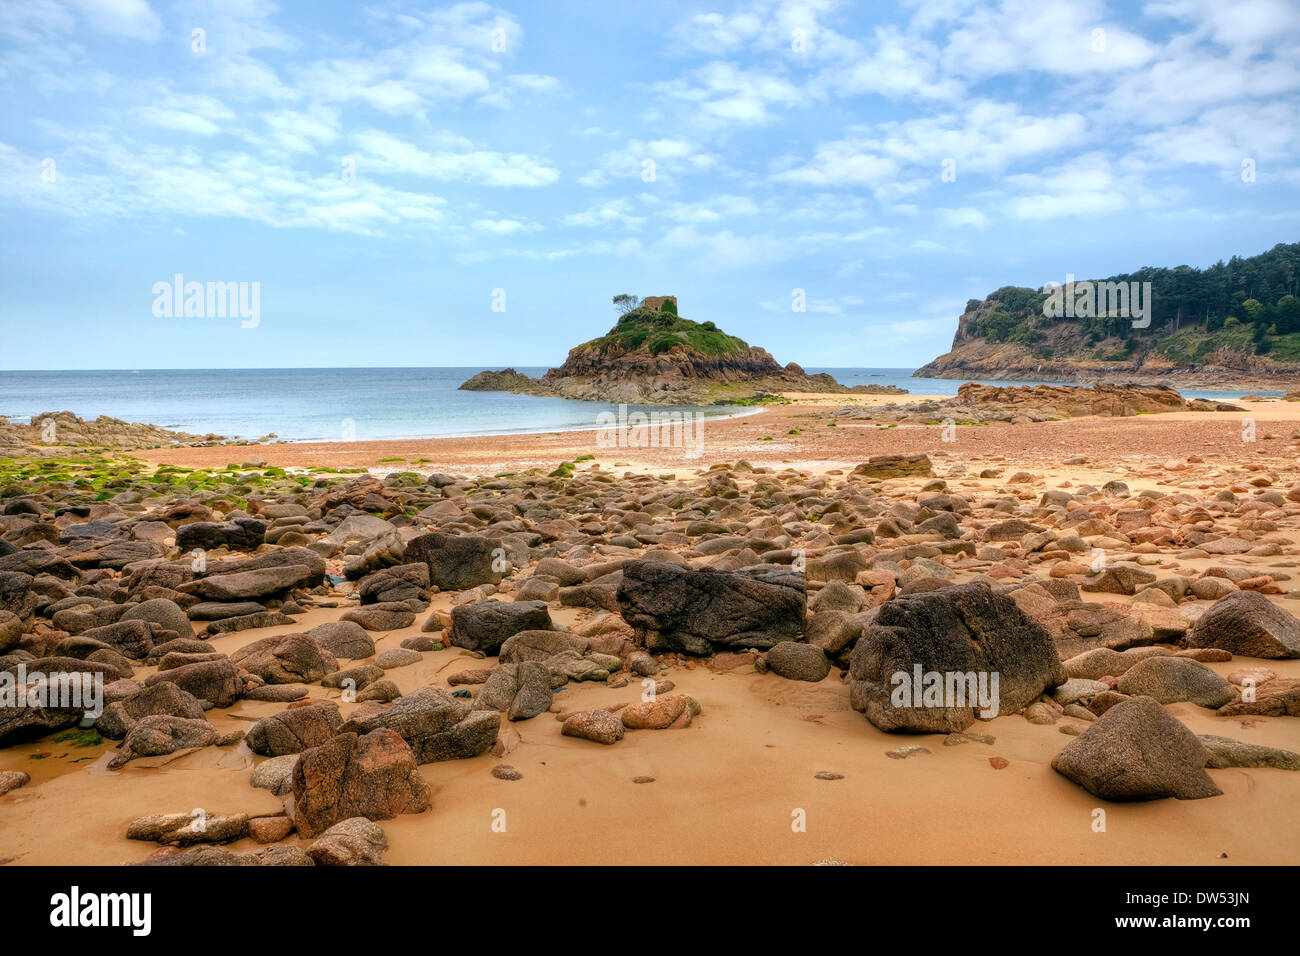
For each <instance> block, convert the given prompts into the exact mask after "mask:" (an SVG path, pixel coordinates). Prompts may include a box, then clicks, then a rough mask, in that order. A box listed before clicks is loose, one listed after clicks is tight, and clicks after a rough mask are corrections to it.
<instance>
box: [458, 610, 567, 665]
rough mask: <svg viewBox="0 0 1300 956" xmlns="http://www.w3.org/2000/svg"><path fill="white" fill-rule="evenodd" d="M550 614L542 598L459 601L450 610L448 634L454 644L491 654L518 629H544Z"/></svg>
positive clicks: (518, 631) (516, 632) (499, 648)
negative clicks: (471, 602)
mask: <svg viewBox="0 0 1300 956" xmlns="http://www.w3.org/2000/svg"><path fill="white" fill-rule="evenodd" d="M551 626H552V624H551V613H550V611H549V610H548V609H547V607H546V603H545V602H544V601H513V602H508V601H498V600H496V599H495V598H493V599H491V600H487V601H480V602H479V603H478V604H462V605H460V606H459V607H454V608H452V609H451V635H450V637H449V638H448V639H449V640H450V642H451V643H452V644H453V645H455V646H456V647H463V648H465V649H467V650H471V651H478V652H480V653H482V654H486V655H488V656H492V655H494V654H496V653H497V652H498V651H500V650H501V645H502V644H504V643H505V642H506V641H507V640H508V639H509V638H511V637H514V636H515V635H516V634H518V633H520V632H521V631H544V630H547V629H549V628H550V627H551Z"/></svg>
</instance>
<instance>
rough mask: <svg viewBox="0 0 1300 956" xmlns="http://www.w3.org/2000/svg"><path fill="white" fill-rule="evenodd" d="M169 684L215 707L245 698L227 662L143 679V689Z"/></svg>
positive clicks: (189, 666)
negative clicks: (163, 683)
mask: <svg viewBox="0 0 1300 956" xmlns="http://www.w3.org/2000/svg"><path fill="white" fill-rule="evenodd" d="M164 681H166V682H168V683H171V684H175V685H176V686H177V687H179V688H180V689H181V690H183V691H186V692H187V693H189V694H190V695H191V696H193V697H196V698H197V699H199V700H207V701H211V702H212V703H213V705H215V706H217V707H229V706H230V705H231V704H233V703H234V702H235V701H237V700H238V699H239V698H241V697H243V696H244V679H243V678H242V677H240V676H239V672H238V671H237V670H236V669H235V665H234V664H233V663H232V662H231V661H229V660H224V661H202V662H200V663H197V664H186V665H184V666H182V667H174V668H172V669H171V670H168V671H159V672H158V673H156V674H152V675H150V676H149V677H147V678H145V682H144V683H145V686H146V687H152V686H153V685H154V684H158V683H162V682H164Z"/></svg>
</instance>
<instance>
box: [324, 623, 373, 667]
mask: <svg viewBox="0 0 1300 956" xmlns="http://www.w3.org/2000/svg"><path fill="white" fill-rule="evenodd" d="M307 636H308V637H310V638H311V639H312V640H313V641H315V642H316V643H317V644H319V645H320V646H321V648H322V649H323V650H324V651H326V652H327V653H329V654H332V655H334V657H336V658H339V659H342V660H349V661H357V660H362V659H364V658H367V657H373V656H374V653H375V641H374V639H373V638H372V637H371V636H370V635H369V634H367V633H366V629H365V628H364V627H362V626H361V625H360V624H357V623H356V622H355V621H326V622H325V623H324V624H317V625H316V626H315V627H313V628H312V629H311V630H310V631H308V632H307Z"/></svg>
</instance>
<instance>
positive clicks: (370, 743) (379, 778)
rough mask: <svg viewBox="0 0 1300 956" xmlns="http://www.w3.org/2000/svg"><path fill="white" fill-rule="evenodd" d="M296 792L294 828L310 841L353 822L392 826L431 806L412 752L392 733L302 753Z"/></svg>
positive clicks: (346, 736) (341, 738)
mask: <svg viewBox="0 0 1300 956" xmlns="http://www.w3.org/2000/svg"><path fill="white" fill-rule="evenodd" d="M292 791H293V804H294V805H293V822H294V826H295V827H297V828H298V832H299V833H301V834H302V835H303V836H304V837H307V838H309V839H310V838H311V837H314V836H317V835H318V834H321V833H324V832H325V831H326V830H328V829H329V828H330V827H332V826H333V825H334V824H336V823H340V822H342V821H344V820H348V819H351V818H352V817H365V818H366V819H368V820H390V819H392V818H393V817H396V816H397V815H399V814H402V813H423V812H424V811H425V810H428V809H429V808H430V807H431V806H432V805H433V802H432V798H431V796H430V792H429V786H428V784H426V783H425V782H424V780H423V778H421V776H420V772H419V770H418V769H417V765H416V762H415V756H414V754H412V753H411V748H410V747H409V746H408V745H407V743H406V741H405V740H403V739H402V737H401V735H400V734H398V733H397V731H395V730H389V729H388V728H380V729H378V730H375V731H372V732H370V733H367V734H356V733H341V734H339V735H338V736H337V737H333V738H331V739H330V740H328V741H326V742H325V743H323V744H321V745H320V746H319V747H312V748H311V749H309V750H304V751H303V752H302V754H301V756H299V758H298V762H297V763H296V764H294V768H293V777H292Z"/></svg>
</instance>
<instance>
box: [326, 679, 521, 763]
mask: <svg viewBox="0 0 1300 956" xmlns="http://www.w3.org/2000/svg"><path fill="white" fill-rule="evenodd" d="M380 728H387V729H391V730H394V731H396V732H397V733H398V734H400V735H401V736H402V738H403V739H405V740H406V741H407V742H408V743H409V744H410V746H411V750H412V752H413V753H414V756H415V759H416V760H417V761H418V762H419V763H433V762H435V761H438V760H456V759H460V758H462V757H477V756H478V755H479V754H481V753H486V752H487V751H488V750H491V749H492V746H493V744H495V743H496V742H497V733H498V732H499V730H500V728H501V714H500V713H498V712H496V711H495V710H471V708H470V705H469V704H467V703H465V702H464V701H462V700H457V699H456V698H454V697H452V696H451V695H450V694H448V693H447V692H446V691H444V690H441V689H440V688H437V687H420V688H418V689H416V690H414V691H412V692H411V693H409V694H406V695H405V696H402V697H399V698H397V700H395V701H394V702H393V705H392V706H391V707H388V708H386V709H382V710H379V711H377V712H371V713H365V714H362V713H361V712H360V709H358V711H356V712H354V713H353V714H352V715H351V717H350V718H349V719H348V721H347V723H346V724H344V726H343V730H344V732H357V733H367V732H369V731H372V730H376V729H380Z"/></svg>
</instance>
